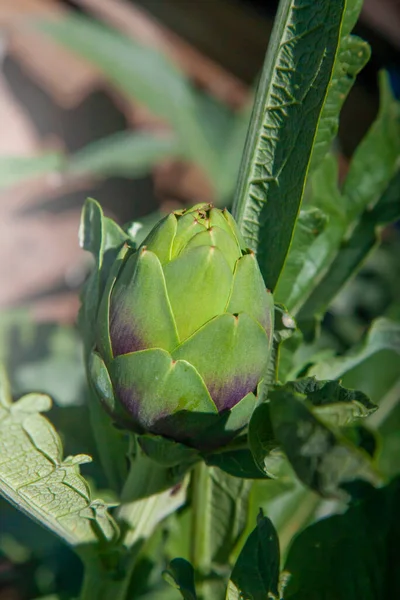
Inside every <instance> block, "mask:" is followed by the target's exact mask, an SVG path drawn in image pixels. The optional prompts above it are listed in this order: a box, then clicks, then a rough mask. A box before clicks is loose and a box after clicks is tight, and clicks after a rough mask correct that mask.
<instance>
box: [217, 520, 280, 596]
mask: <svg viewBox="0 0 400 600" xmlns="http://www.w3.org/2000/svg"><path fill="white" fill-rule="evenodd" d="M279 560H280V558H279V540H278V536H277V533H276V531H275V529H274V526H273V525H272V523H271V521H270V520H269V519H268V518H267V517H264V516H263V515H262V513H261V514H260V515H259V517H258V519H257V526H256V528H255V529H254V531H253V532H252V533H251V534H250V535H249V537H248V538H247V541H246V543H245V545H244V547H243V549H242V551H241V553H240V555H239V558H238V559H237V561H236V564H235V566H234V569H233V571H232V575H231V580H230V582H229V587H228V592H227V597H226V598H227V600H236V599H237V598H239V599H241V600H267V598H278V597H279V590H278V586H279Z"/></svg>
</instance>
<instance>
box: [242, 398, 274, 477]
mask: <svg viewBox="0 0 400 600" xmlns="http://www.w3.org/2000/svg"><path fill="white" fill-rule="evenodd" d="M249 446H250V449H251V453H252V455H253V458H254V462H255V463H256V465H257V466H258V468H259V470H260V471H261V472H263V473H265V475H266V476H268V477H274V467H275V468H276V466H277V464H276V462H277V460H276V459H277V457H276V454H274V452H273V451H276V449H277V447H278V442H277V440H276V438H275V435H274V431H273V428H272V422H271V409H270V404H269V403H266V402H263V403H262V404H260V405H259V406H257V408H256V409H255V411H254V413H253V416H252V417H251V421H250V424H249ZM278 462H279V461H278Z"/></svg>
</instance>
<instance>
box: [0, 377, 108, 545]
mask: <svg viewBox="0 0 400 600" xmlns="http://www.w3.org/2000/svg"><path fill="white" fill-rule="evenodd" d="M2 387H3V388H4V387H5V384H3V385H2ZM50 406H51V400H50V398H49V397H48V396H45V395H43V394H28V395H27V396H23V397H22V398H21V399H20V400H18V401H17V402H11V400H10V398H9V397H8V396H7V395H3V396H2V398H1V406H0V456H1V459H0V492H1V494H2V495H3V496H4V497H5V498H6V499H7V500H9V501H10V502H11V503H12V504H13V505H14V506H15V507H16V508H18V509H20V510H22V511H23V512H24V513H25V514H27V515H28V516H29V517H31V518H33V519H34V520H36V521H37V522H38V523H40V524H41V525H43V526H44V527H47V528H48V529H50V530H51V531H52V532H53V533H55V534H56V535H58V536H59V537H61V538H62V539H63V540H64V541H65V542H66V543H68V544H70V545H73V546H78V545H82V544H85V545H86V544H97V543H101V542H103V543H104V542H106V541H112V540H113V539H114V538H115V536H116V534H117V525H116V524H115V522H114V521H113V519H112V518H111V516H110V515H109V514H108V512H107V505H106V504H105V503H104V502H103V501H102V500H94V499H92V498H91V494H90V489H89V486H88V484H87V483H86V481H85V479H84V478H83V477H82V476H81V475H80V473H79V465H80V464H83V463H84V462H88V461H90V460H91V459H90V457H88V456H85V455H78V456H70V457H67V458H65V459H63V457H62V445H61V440H60V438H59V436H58V434H57V432H56V431H55V429H54V428H53V426H52V425H51V423H50V422H49V421H48V420H47V419H46V418H45V417H43V416H42V415H41V414H40V413H41V412H43V411H46V410H49V408H50Z"/></svg>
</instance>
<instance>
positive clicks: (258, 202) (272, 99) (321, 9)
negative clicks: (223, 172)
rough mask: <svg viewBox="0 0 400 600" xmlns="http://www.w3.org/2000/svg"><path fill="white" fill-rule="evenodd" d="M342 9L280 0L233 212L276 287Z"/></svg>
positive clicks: (336, 4) (336, 5)
mask: <svg viewBox="0 0 400 600" xmlns="http://www.w3.org/2000/svg"><path fill="white" fill-rule="evenodd" d="M343 10H344V1H342V0H338V1H336V2H330V1H328V0H321V1H320V2H318V5H316V4H315V3H309V2H308V0H296V1H294V2H293V1H292V0H283V1H282V2H281V3H280V7H279V10H278V14H277V17H276V20H275V25H274V30H273V33H272V37H271V41H270V46H269V50H268V53H267V57H266V61H265V64H264V67H263V72H262V76H261V80H260V84H259V87H258V91H257V95H256V101H255V105H254V109H253V115H252V119H251V123H250V129H249V133H248V137H247V141H246V146H245V151H244V155H243V160H242V167H241V171H240V175H239V182H238V186H237V191H236V197H235V205H234V214H235V217H236V219H237V220H238V222H239V225H240V228H241V230H242V233H243V235H244V238H245V241H246V243H247V245H248V246H249V247H250V248H252V249H253V250H255V251H256V252H257V254H258V259H259V263H260V267H261V271H262V273H263V276H264V279H265V283H266V285H267V287H268V288H270V289H272V290H273V289H274V288H275V286H276V283H277V281H278V278H279V275H280V272H281V270H282V267H283V264H284V262H285V258H286V255H287V252H288V249H289V245H290V242H291V239H292V234H293V229H294V225H295V222H296V218H297V214H298V211H299V207H300V203H301V199H302V196H303V189H304V185H305V180H306V176H307V170H308V165H309V161H310V156H311V151H312V147H313V142H314V137H315V131H316V128H317V126H318V121H319V118H320V115H321V111H322V107H323V103H324V100H325V96H326V93H327V88H328V85H329V81H330V77H331V72H332V68H333V65H334V61H335V56H336V51H337V46H338V42H339V32H340V26H341V21H342V15H343ZM311 48H312V51H310V49H311Z"/></svg>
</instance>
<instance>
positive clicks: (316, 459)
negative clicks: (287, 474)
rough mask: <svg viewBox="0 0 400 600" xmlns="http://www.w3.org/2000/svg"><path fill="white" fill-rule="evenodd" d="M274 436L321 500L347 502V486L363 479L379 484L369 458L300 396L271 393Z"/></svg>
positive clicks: (302, 478) (281, 391)
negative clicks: (346, 484) (322, 497)
mask: <svg viewBox="0 0 400 600" xmlns="http://www.w3.org/2000/svg"><path fill="white" fill-rule="evenodd" d="M270 398H271V418H272V424H273V428H274V432H275V435H276V437H277V439H278V440H279V442H280V444H281V446H282V449H283V450H284V452H285V453H286V455H287V457H288V459H289V461H290V462H291V465H292V467H293V469H294V471H295V472H296V475H297V476H298V478H299V479H300V481H302V482H303V483H305V484H306V485H307V486H308V487H310V488H311V489H313V490H315V491H316V492H318V493H319V494H320V495H321V496H326V497H337V498H346V497H347V495H346V493H345V492H344V491H343V489H341V486H342V485H343V484H345V483H348V482H351V481H354V480H356V479H364V480H365V481H368V482H370V483H375V484H376V483H379V477H378V476H377V474H376V472H375V471H374V469H373V467H372V464H371V462H370V459H369V457H368V455H367V454H366V453H365V452H363V451H360V450H359V449H358V448H357V447H356V446H354V445H352V444H351V443H350V442H349V441H348V440H347V439H346V438H345V437H344V436H342V435H341V434H340V433H338V432H334V431H333V430H332V429H330V428H329V427H328V426H327V425H325V424H324V423H323V421H322V420H320V419H319V418H317V416H316V415H314V414H313V412H312V410H311V408H309V406H308V405H307V404H305V403H304V397H303V396H302V395H300V394H297V393H294V392H290V391H286V390H285V389H282V390H278V391H275V392H271V394H270Z"/></svg>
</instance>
